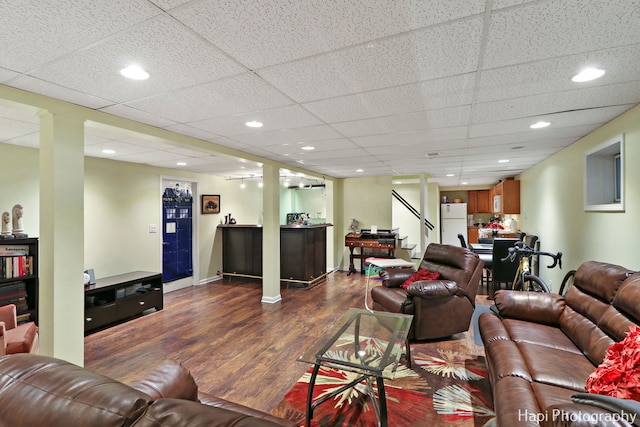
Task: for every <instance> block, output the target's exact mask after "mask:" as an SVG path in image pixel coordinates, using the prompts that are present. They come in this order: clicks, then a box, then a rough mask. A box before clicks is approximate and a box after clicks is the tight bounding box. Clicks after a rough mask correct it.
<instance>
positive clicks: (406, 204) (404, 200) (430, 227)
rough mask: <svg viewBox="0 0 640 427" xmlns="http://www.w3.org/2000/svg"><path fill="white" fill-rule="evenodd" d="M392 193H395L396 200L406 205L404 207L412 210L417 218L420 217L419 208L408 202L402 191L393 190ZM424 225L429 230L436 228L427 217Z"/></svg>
mask: <svg viewBox="0 0 640 427" xmlns="http://www.w3.org/2000/svg"><path fill="white" fill-rule="evenodd" d="M391 194H392V195H393V197H395V198H396V200H398V201H399V202H400V203H402V204H403V205H404V207H406V208H407V209H409V212H411V213H412V214H413V216H415V217H416V218H418V219H420V212H418V210H417V209H416V208H414V207H413V206H411V203H409V202H407V200H406V199H405V198H404V197H402V196H401V195H400V193H398V192H397V191H396V190H391ZM424 225H425V227H427V228H428V229H429V230H433V229H434V228H435V227H434V226H433V224H431V222H429V220H428V219H427V218H425V219H424Z"/></svg>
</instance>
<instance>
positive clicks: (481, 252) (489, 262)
mask: <svg viewBox="0 0 640 427" xmlns="http://www.w3.org/2000/svg"><path fill="white" fill-rule="evenodd" d="M469 247H470V248H471V250H472V251H473V252H475V253H477V254H478V257H479V258H480V259H481V260H482V261H484V269H483V273H482V282H483V284H485V285H487V289H488V288H489V283H490V281H491V269H492V268H493V244H491V243H470V244H469Z"/></svg>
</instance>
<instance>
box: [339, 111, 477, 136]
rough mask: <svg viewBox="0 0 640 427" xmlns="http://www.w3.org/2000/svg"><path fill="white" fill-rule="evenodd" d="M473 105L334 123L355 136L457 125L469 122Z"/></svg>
mask: <svg viewBox="0 0 640 427" xmlns="http://www.w3.org/2000/svg"><path fill="white" fill-rule="evenodd" d="M470 115H471V106H470V105H465V106H462V107H454V108H443V109H440V110H430V111H420V112H418V113H405V114H397V115H394V116H387V117H379V118H375V119H368V120H356V121H352V122H343V123H336V124H332V125H331V127H333V128H334V129H336V130H337V131H339V132H340V133H341V134H343V135H345V136H348V137H354V136H366V135H376V134H385V133H398V132H406V131H419V130H426V129H436V128H446V127H457V126H464V125H467V124H469V121H470Z"/></svg>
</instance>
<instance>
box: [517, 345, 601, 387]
mask: <svg viewBox="0 0 640 427" xmlns="http://www.w3.org/2000/svg"><path fill="white" fill-rule="evenodd" d="M518 349H519V351H520V353H521V354H522V357H523V358H524V360H525V363H526V364H527V368H528V370H529V373H530V375H531V378H532V379H533V381H536V382H540V383H544V384H550V385H554V386H558V387H564V388H567V389H571V390H575V391H583V390H584V384H585V382H586V381H587V378H588V377H589V374H591V373H592V372H593V370H594V369H595V366H594V365H593V364H592V363H591V362H589V360H587V359H586V358H585V357H584V355H582V354H577V353H573V352H569V351H564V350H560V349H557V348H551V347H547V346H540V345H536V344H529V343H518Z"/></svg>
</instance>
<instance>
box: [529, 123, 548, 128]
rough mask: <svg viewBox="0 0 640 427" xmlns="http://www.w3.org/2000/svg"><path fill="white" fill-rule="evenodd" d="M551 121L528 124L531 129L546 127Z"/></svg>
mask: <svg viewBox="0 0 640 427" xmlns="http://www.w3.org/2000/svg"><path fill="white" fill-rule="evenodd" d="M550 124H551V123H549V122H543V121H539V122H537V123H534V124H532V125H531V126H529V127H530V128H531V129H542V128H546V127H547V126H549V125H550Z"/></svg>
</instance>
